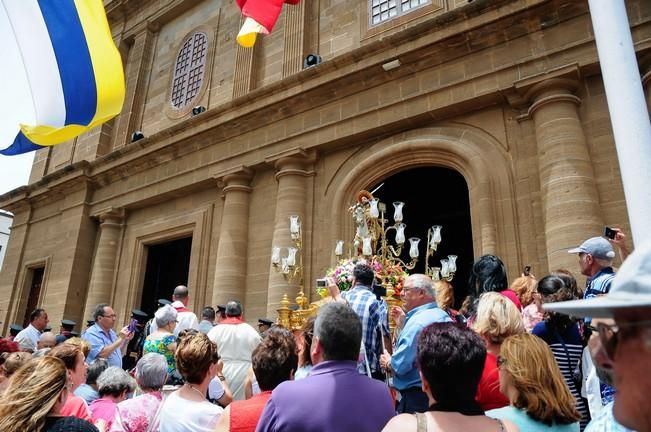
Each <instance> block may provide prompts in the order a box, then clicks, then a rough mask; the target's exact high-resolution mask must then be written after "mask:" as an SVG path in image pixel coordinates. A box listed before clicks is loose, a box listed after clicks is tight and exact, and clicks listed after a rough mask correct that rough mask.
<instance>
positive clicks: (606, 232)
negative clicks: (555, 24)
mask: <svg viewBox="0 0 651 432" xmlns="http://www.w3.org/2000/svg"><path fill="white" fill-rule="evenodd" d="M616 235H617V231H615V230H614V229H612V228H609V227H605V228H604V237H608V238H609V239H611V240H615V236H616Z"/></svg>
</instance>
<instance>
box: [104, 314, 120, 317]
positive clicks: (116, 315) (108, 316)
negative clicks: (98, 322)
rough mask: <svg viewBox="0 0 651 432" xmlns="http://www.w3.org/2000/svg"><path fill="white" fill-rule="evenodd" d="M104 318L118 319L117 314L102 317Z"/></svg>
mask: <svg viewBox="0 0 651 432" xmlns="http://www.w3.org/2000/svg"><path fill="white" fill-rule="evenodd" d="M102 316H103V317H104V318H115V317H117V315H116V314H113V315H102Z"/></svg>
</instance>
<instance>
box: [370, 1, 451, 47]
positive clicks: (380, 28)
mask: <svg viewBox="0 0 651 432" xmlns="http://www.w3.org/2000/svg"><path fill="white" fill-rule="evenodd" d="M374 1H376V0H365V2H364V3H363V5H362V6H361V9H362V11H361V14H360V15H361V17H362V19H361V20H360V23H361V26H362V28H361V35H362V38H361V40H362V41H364V40H365V39H371V38H374V37H376V36H378V35H380V34H383V33H386V32H389V31H391V30H394V29H397V28H399V27H402V26H404V25H405V24H407V23H409V22H411V21H415V20H419V19H421V18H422V17H425V16H428V15H438V14H441V13H444V12H446V11H448V6H447V1H446V0H428V2H427V3H425V4H421V5H418V6H416V7H414V8H410V9H409V10H408V11H405V12H404V13H398V14H397V15H396V16H395V17H393V18H391V19H389V20H387V21H383V22H381V23H379V24H372V23H371V21H372V8H373V2H374ZM384 1H386V2H388V1H390V0H380V2H381V3H382V2H384ZM395 1H396V5H397V4H402V2H403V1H406V0H395Z"/></svg>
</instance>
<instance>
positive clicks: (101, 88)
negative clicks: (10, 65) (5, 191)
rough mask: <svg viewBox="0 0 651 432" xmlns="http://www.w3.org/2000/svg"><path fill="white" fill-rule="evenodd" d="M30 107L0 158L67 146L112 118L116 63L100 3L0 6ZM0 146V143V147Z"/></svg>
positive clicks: (118, 103) (44, 1)
mask: <svg viewBox="0 0 651 432" xmlns="http://www.w3.org/2000/svg"><path fill="white" fill-rule="evenodd" d="M0 4H1V6H2V9H3V10H0V13H3V12H4V13H5V14H6V18H7V19H8V21H9V24H10V25H11V34H12V35H13V36H14V39H15V40H14V41H8V43H15V45H16V47H17V50H18V52H20V56H21V59H22V65H23V68H24V73H25V76H26V79H27V82H28V85H29V89H30V93H31V98H32V103H33V107H34V117H35V119H36V121H35V123H34V124H33V125H26V124H20V132H18V134H17V135H16V138H15V140H14V142H13V143H12V144H11V145H10V146H9V147H7V148H6V149H4V150H0V154H4V155H16V154H21V153H26V152H29V151H33V150H37V149H39V148H42V147H43V146H52V145H56V144H59V143H62V142H65V141H67V140H70V139H72V138H74V137H76V136H78V135H80V134H82V133H84V132H86V131H88V130H90V129H92V128H94V127H96V126H98V125H100V124H102V123H104V122H106V121H108V120H110V119H111V118H113V117H115V116H116V115H118V114H119V113H120V111H121V110H122V104H123V102H124V93H125V85H124V72H123V69H122V59H121V58H120V53H119V52H118V50H117V47H116V46H115V44H114V42H113V38H112V36H111V30H110V28H109V25H108V21H107V19H106V13H105V11H104V6H103V4H102V0H0ZM1 144H2V143H0V145H1Z"/></svg>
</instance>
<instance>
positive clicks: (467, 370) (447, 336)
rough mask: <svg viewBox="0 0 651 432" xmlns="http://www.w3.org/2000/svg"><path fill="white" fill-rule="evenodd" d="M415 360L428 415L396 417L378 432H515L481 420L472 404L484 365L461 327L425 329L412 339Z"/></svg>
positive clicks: (482, 354) (476, 340)
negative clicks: (424, 394)
mask: <svg viewBox="0 0 651 432" xmlns="http://www.w3.org/2000/svg"><path fill="white" fill-rule="evenodd" d="M416 358H417V362H418V369H419V372H420V376H421V379H422V381H423V391H424V392H425V393H426V394H427V397H428V399H429V404H430V407H429V411H427V412H425V413H418V414H416V415H413V414H400V415H399V416H397V417H394V418H393V419H391V421H389V423H388V424H387V425H386V426H385V428H384V429H383V431H385V432H394V431H395V432H410V431H442V432H447V431H450V432H451V431H462V430H476V431H482V432H498V431H501V432H514V431H517V428H516V427H515V425H513V424H512V423H510V422H509V421H501V420H495V419H492V418H490V417H486V416H485V415H484V411H482V409H481V408H480V407H479V404H478V403H477V401H475V394H476V393H477V385H478V384H479V379H480V378H481V374H482V370H483V368H484V362H485V359H486V348H485V347H484V343H483V342H482V340H481V338H480V337H479V335H478V334H477V333H475V332H474V331H472V330H471V329H469V328H468V327H466V326H465V325H463V324H457V323H435V324H430V325H429V326H427V327H425V328H424V329H423V331H422V332H421V333H420V335H419V337H418V352H417V355H416Z"/></svg>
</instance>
